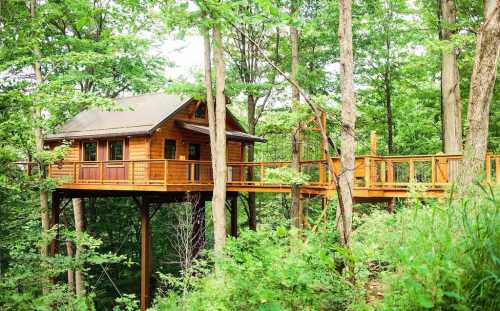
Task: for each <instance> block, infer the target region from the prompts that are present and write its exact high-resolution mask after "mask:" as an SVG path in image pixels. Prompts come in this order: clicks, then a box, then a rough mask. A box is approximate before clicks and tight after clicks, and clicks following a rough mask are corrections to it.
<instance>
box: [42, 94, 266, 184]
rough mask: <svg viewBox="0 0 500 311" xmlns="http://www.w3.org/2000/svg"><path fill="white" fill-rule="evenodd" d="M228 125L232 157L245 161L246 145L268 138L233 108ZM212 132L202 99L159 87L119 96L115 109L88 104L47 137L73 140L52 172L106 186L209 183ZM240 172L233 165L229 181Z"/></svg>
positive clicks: (48, 140) (231, 159) (56, 141)
mask: <svg viewBox="0 0 500 311" xmlns="http://www.w3.org/2000/svg"><path fill="white" fill-rule="evenodd" d="M226 128H227V131H226V135H227V161H228V162H242V161H244V156H245V146H246V145H248V144H254V143H255V142H263V141H264V139H262V138H260V137H257V136H254V135H250V134H247V133H246V132H245V130H244V128H243V127H242V126H241V124H240V123H239V122H238V120H237V119H236V118H235V117H234V116H233V114H231V112H230V111H229V110H226ZM208 133H209V129H208V111H207V106H206V104H205V103H204V102H202V101H198V100H195V99H192V98H186V97H181V96H177V95H165V94H161V93H158V94H148V95H141V96H133V97H126V98H121V99H118V100H117V105H116V107H113V108H112V110H111V111H105V110H102V109H98V108H92V109H87V110H85V111H83V112H81V113H80V114H78V115H77V116H76V117H74V118H73V119H72V120H70V121H69V122H68V123H66V124H64V125H63V126H62V127H61V128H60V129H59V130H58V131H57V133H56V134H52V135H49V136H48V137H47V138H46V144H47V145H48V146H49V147H50V148H54V147H55V146H57V145H59V144H61V143H62V142H63V141H66V142H68V143H69V144H70V145H69V149H70V150H69V153H68V154H67V156H66V157H65V159H64V161H63V162H61V163H57V164H55V165H52V166H51V168H50V175H51V176H52V177H55V178H61V179H62V180H65V181H66V183H70V182H71V183H72V184H79V185H83V186H85V185H91V184H93V185H96V184H102V185H106V189H110V187H111V189H120V186H122V187H121V188H124V187H123V185H135V186H141V185H151V186H154V185H160V184H161V185H166V184H167V182H168V183H169V184H171V185H179V186H180V185H186V184H207V183H209V182H210V181H212V170H211V164H210V161H211V153H210V138H209V135H208ZM165 160H167V161H165ZM241 173H242V171H241V170H239V169H233V168H232V167H229V168H228V181H231V180H239V179H240V178H241V177H242V176H241ZM113 186H114V187H113ZM63 187H64V186H63ZM94 187H95V186H94ZM152 189H154V188H152Z"/></svg>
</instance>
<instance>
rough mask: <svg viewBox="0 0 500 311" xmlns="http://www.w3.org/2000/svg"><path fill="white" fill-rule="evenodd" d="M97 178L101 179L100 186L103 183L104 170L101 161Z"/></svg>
mask: <svg viewBox="0 0 500 311" xmlns="http://www.w3.org/2000/svg"><path fill="white" fill-rule="evenodd" d="M99 178H100V179H101V184H102V183H104V168H103V163H102V161H100V162H99Z"/></svg>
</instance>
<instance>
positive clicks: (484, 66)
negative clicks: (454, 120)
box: [460, 0, 500, 193]
mask: <svg viewBox="0 0 500 311" xmlns="http://www.w3.org/2000/svg"><path fill="white" fill-rule="evenodd" d="M499 11H500V1H496V0H487V1H485V4H484V16H485V21H484V23H483V24H482V26H481V28H480V30H479V33H478V36H477V39H476V52H475V53H476V54H475V61H474V67H473V70H472V77H471V85H470V95H469V108H468V113H467V122H468V125H469V131H468V133H467V138H466V142H465V152H464V164H463V166H462V172H461V174H460V184H461V190H462V193H465V192H466V191H467V189H470V187H469V186H470V185H471V184H472V182H473V181H474V179H475V178H477V177H478V176H480V175H481V174H482V171H483V164H484V159H485V157H486V150H487V145H488V125H489V112H490V104H491V98H492V94H493V89H494V86H495V80H496V74H497V62H498V54H499V50H500V12H499Z"/></svg>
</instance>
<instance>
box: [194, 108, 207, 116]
mask: <svg viewBox="0 0 500 311" xmlns="http://www.w3.org/2000/svg"><path fill="white" fill-rule="evenodd" d="M205 113H206V112H205V107H203V106H199V107H198V108H197V109H196V111H195V112H194V116H195V117H196V118H199V119H205Z"/></svg>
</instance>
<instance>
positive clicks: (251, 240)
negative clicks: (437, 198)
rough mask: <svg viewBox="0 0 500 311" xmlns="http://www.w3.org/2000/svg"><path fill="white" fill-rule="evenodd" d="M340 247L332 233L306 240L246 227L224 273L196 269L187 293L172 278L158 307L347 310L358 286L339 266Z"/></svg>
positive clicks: (225, 262)
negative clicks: (338, 270)
mask: <svg viewBox="0 0 500 311" xmlns="http://www.w3.org/2000/svg"><path fill="white" fill-rule="evenodd" d="M336 245H337V244H336V242H335V241H334V240H333V238H332V237H331V235H330V237H329V238H327V237H325V236H324V237H321V236H318V237H314V238H311V239H309V240H308V242H304V241H303V240H302V239H299V238H297V237H296V235H295V234H294V233H293V231H292V232H289V231H287V230H286V229H284V228H283V227H279V228H277V229H276V230H271V229H262V230H260V231H259V232H253V231H244V232H242V234H241V235H240V236H239V237H238V239H231V240H229V241H228V243H227V247H226V251H225V256H224V260H223V261H222V262H220V263H219V267H220V270H221V271H220V274H218V275H217V276H216V275H215V274H214V273H212V272H204V273H203V272H202V273H201V275H200V271H207V270H208V269H203V268H199V267H198V268H196V267H195V268H194V269H193V270H191V272H188V273H190V275H191V276H192V275H193V274H198V276H197V277H194V278H191V279H190V281H189V284H190V285H189V290H188V291H187V292H186V291H183V290H182V289H181V288H184V289H185V284H186V282H184V281H182V280H181V281H179V279H178V278H177V279H174V278H167V280H169V281H168V282H167V283H168V284H166V286H167V287H168V289H167V290H165V291H163V292H162V293H161V294H160V296H162V297H161V298H158V299H157V301H156V304H155V307H154V309H155V310H344V309H346V308H347V307H348V305H349V304H350V302H351V300H352V296H353V289H352V287H351V286H350V284H349V283H348V282H347V281H346V280H345V278H344V277H343V276H342V275H341V274H339V273H338V272H337V270H336V262H338V261H339V260H341V259H342V258H341V255H340V253H339V252H337V249H336V247H337V246H336ZM199 265H200V264H199ZM201 265H202V266H203V264H201ZM185 277H186V276H185ZM184 280H185V279H184Z"/></svg>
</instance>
